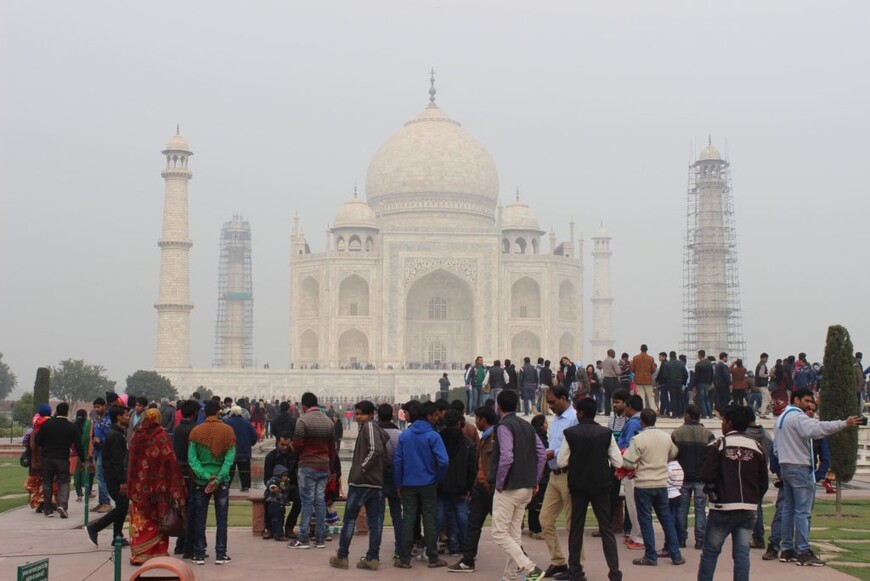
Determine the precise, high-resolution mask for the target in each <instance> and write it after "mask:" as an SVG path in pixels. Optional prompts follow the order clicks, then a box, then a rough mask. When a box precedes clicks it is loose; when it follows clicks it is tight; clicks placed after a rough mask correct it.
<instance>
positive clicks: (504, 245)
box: [501, 238, 511, 254]
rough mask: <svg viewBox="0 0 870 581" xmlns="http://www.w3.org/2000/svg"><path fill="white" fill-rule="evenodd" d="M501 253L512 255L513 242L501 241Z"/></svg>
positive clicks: (503, 239)
mask: <svg viewBox="0 0 870 581" xmlns="http://www.w3.org/2000/svg"><path fill="white" fill-rule="evenodd" d="M501 252H502V254H510V252H511V242H510V240H508V239H507V238H502V239H501Z"/></svg>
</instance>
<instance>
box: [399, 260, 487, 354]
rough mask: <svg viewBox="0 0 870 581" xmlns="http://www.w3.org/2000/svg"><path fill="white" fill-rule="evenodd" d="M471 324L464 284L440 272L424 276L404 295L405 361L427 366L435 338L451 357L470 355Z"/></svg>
mask: <svg viewBox="0 0 870 581" xmlns="http://www.w3.org/2000/svg"><path fill="white" fill-rule="evenodd" d="M474 324H475V323H474V292H473V291H472V288H471V286H469V284H468V282H467V281H465V280H464V279H462V278H460V277H459V276H457V275H456V274H454V273H452V272H448V271H446V270H443V269H438V270H435V271H433V272H430V273H428V274H426V275H425V276H423V277H421V278H419V279H417V280H416V281H415V282H414V284H413V285H411V287H410V288H409V289H408V291H407V294H406V295H405V361H406V362H407V363H426V362H429V345H430V343H431V342H432V341H433V340H434V339H436V338H438V339H440V340H442V341H443V342H444V346H445V347H446V349H447V353H448V354H450V355H451V356H454V357H455V358H457V359H461V358H462V357H465V355H464V354H465V353H471V352H473V351H474V332H475V327H474ZM451 363H456V361H451Z"/></svg>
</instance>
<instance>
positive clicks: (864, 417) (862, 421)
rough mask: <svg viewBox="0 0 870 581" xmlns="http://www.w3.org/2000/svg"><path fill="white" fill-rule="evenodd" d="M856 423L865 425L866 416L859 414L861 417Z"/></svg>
mask: <svg viewBox="0 0 870 581" xmlns="http://www.w3.org/2000/svg"><path fill="white" fill-rule="evenodd" d="M858 425H859V426H866V425H867V416H861V419H860V420H859V421H858Z"/></svg>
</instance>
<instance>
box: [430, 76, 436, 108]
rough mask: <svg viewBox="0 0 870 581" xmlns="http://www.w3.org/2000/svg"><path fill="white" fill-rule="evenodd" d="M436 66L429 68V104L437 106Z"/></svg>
mask: <svg viewBox="0 0 870 581" xmlns="http://www.w3.org/2000/svg"><path fill="white" fill-rule="evenodd" d="M436 92H437V91H435V67H432V68H431V69H430V70H429V106H430V107H435V106H436V105H435V93H436Z"/></svg>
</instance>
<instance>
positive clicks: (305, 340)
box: [299, 329, 318, 366]
mask: <svg viewBox="0 0 870 581" xmlns="http://www.w3.org/2000/svg"><path fill="white" fill-rule="evenodd" d="M317 347H318V346H317V334H316V333H315V332H314V331H312V330H311V329H307V330H306V331H305V332H303V333H302V336H301V337H299V359H300V363H301V364H302V365H308V366H310V365H312V364H314V363H317Z"/></svg>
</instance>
